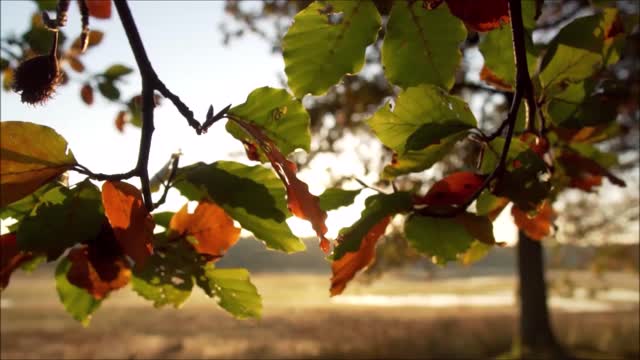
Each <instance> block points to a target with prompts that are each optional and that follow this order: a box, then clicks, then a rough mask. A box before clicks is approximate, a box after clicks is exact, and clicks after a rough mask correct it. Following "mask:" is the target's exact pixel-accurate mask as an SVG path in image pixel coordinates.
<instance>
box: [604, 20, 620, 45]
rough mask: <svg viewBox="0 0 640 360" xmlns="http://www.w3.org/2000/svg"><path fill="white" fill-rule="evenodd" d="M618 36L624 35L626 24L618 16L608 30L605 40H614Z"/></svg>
mask: <svg viewBox="0 0 640 360" xmlns="http://www.w3.org/2000/svg"><path fill="white" fill-rule="evenodd" d="M618 34H624V23H623V22H622V19H621V18H620V15H616V19H615V20H614V21H613V23H611V26H610V27H609V28H608V29H606V33H605V35H604V38H605V40H609V39H613V38H614V37H616V35H618Z"/></svg>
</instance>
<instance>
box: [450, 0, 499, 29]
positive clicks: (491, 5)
mask: <svg viewBox="0 0 640 360" xmlns="http://www.w3.org/2000/svg"><path fill="white" fill-rule="evenodd" d="M446 1H447V5H449V10H450V11H451V13H452V14H453V15H455V16H457V17H458V18H460V20H462V21H464V22H465V24H467V26H468V27H469V28H471V29H472V30H475V31H480V32H482V31H489V30H493V29H496V28H499V27H500V26H502V25H503V24H507V23H509V22H510V21H511V19H510V18H509V6H508V4H507V0H482V1H478V0H446Z"/></svg>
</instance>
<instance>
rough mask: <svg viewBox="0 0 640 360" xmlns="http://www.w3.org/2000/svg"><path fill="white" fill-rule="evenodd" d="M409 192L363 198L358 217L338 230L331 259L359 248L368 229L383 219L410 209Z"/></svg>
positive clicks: (335, 259)
mask: <svg viewBox="0 0 640 360" xmlns="http://www.w3.org/2000/svg"><path fill="white" fill-rule="evenodd" d="M412 205H413V204H412V201H411V194H409V193H407V192H397V193H393V194H377V195H373V196H370V197H368V198H367V200H365V209H364V210H363V211H362V214H361V215H360V219H358V221H356V222H355V223H354V224H353V225H351V226H350V227H348V228H343V229H341V230H340V236H339V237H338V246H336V247H335V248H334V250H333V260H334V261H337V260H340V259H341V258H342V257H343V256H345V255H346V254H347V253H350V252H357V251H358V250H359V249H360V245H361V243H362V240H363V239H364V238H365V237H366V236H367V234H368V233H369V231H371V229H372V228H373V227H374V226H375V225H376V224H379V223H380V222H382V221H383V219H385V218H387V217H389V216H393V215H395V214H398V213H402V212H407V211H409V210H411V209H412Z"/></svg>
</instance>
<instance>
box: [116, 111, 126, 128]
mask: <svg viewBox="0 0 640 360" xmlns="http://www.w3.org/2000/svg"><path fill="white" fill-rule="evenodd" d="M126 116H127V112H126V111H119V112H118V115H116V121H115V124H116V129H118V131H120V132H121V133H122V132H124V124H126V123H127V120H126Z"/></svg>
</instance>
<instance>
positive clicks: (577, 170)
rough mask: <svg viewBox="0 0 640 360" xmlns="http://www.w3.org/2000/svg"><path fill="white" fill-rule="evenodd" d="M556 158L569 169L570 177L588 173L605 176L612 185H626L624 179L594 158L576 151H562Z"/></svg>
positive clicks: (581, 176)
mask: <svg viewBox="0 0 640 360" xmlns="http://www.w3.org/2000/svg"><path fill="white" fill-rule="evenodd" d="M558 160H559V161H561V162H562V163H564V164H565V167H566V168H567V169H568V170H569V175H570V176H572V178H578V179H580V178H585V177H586V176H588V175H592V176H605V177H606V178H607V179H609V181H611V183H612V184H614V185H618V186H621V187H624V186H626V185H627V184H626V183H625V182H624V180H622V179H620V178H618V177H617V176H615V175H614V174H613V173H611V172H610V171H609V170H607V169H606V168H604V167H603V166H602V165H600V164H598V163H597V162H596V161H595V160H592V159H589V158H586V157H583V156H581V155H579V154H577V153H574V152H569V151H564V152H563V153H562V155H560V157H559V158H558ZM592 182H594V183H595V180H592Z"/></svg>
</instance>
